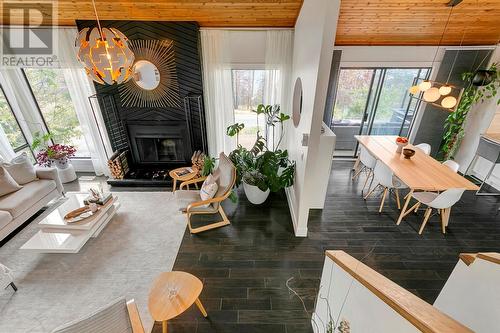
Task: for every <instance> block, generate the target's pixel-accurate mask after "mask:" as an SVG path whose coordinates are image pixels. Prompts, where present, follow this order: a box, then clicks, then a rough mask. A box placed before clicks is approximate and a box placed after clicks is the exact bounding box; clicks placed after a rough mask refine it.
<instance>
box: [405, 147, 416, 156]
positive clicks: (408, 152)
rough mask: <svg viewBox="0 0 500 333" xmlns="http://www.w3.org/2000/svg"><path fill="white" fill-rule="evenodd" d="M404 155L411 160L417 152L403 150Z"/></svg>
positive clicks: (407, 149)
mask: <svg viewBox="0 0 500 333" xmlns="http://www.w3.org/2000/svg"><path fill="white" fill-rule="evenodd" d="M403 155H404V157H405V158H406V159H410V158H411V157H412V156H413V155H415V150H413V149H410V148H405V149H403Z"/></svg>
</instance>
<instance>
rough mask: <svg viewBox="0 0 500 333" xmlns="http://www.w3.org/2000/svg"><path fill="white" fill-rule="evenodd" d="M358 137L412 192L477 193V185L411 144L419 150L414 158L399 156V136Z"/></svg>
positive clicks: (410, 146) (409, 145)
mask: <svg viewBox="0 0 500 333" xmlns="http://www.w3.org/2000/svg"><path fill="white" fill-rule="evenodd" d="M355 138H356V139H357V140H358V142H359V143H360V144H361V145H363V146H364V147H365V148H366V149H367V150H368V151H369V152H370V153H371V154H372V155H373V156H374V157H376V158H377V159H378V160H380V161H381V162H382V163H384V164H385V165H386V166H387V167H389V168H390V169H391V170H392V172H393V173H394V175H396V176H397V177H398V178H399V179H401V181H403V182H404V183H405V184H406V185H407V186H408V187H409V188H410V189H413V190H424V191H444V190H447V189H450V188H464V189H466V190H477V189H478V188H479V187H477V186H476V185H475V184H473V183H472V182H470V181H469V180H467V179H465V178H464V177H462V176H461V175H460V174H458V173H456V172H454V171H453V170H451V169H450V168H448V167H447V166H446V165H443V164H442V163H440V162H439V161H437V160H435V159H434V158H432V157H431V156H429V155H427V154H425V153H424V152H423V151H422V150H420V149H418V148H415V147H414V146H413V145H411V144H408V146H406V147H405V148H411V149H414V150H415V155H414V156H412V157H411V159H406V158H404V156H403V155H402V154H400V153H397V152H396V150H397V148H398V146H397V144H396V138H397V136H392V135H380V136H378V135H356V136H355Z"/></svg>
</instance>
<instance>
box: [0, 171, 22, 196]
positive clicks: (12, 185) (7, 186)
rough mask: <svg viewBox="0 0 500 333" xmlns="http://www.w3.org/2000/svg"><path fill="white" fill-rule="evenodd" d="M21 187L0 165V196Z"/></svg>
mask: <svg viewBox="0 0 500 333" xmlns="http://www.w3.org/2000/svg"><path fill="white" fill-rule="evenodd" d="M21 188H22V186H20V185H19V184H18V183H17V182H16V181H15V180H14V178H12V176H11V175H10V174H9V173H8V172H7V170H5V168H3V167H2V166H0V197H2V196H4V195H7V194H10V193H12V192H15V191H19V190H20V189H21Z"/></svg>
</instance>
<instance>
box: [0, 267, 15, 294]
mask: <svg viewBox="0 0 500 333" xmlns="http://www.w3.org/2000/svg"><path fill="white" fill-rule="evenodd" d="M8 286H11V287H12V289H14V291H17V287H16V285H15V284H14V277H13V276H12V270H11V269H10V268H8V267H7V266H4V265H2V264H0V287H1V288H2V289H5V288H7V287H8Z"/></svg>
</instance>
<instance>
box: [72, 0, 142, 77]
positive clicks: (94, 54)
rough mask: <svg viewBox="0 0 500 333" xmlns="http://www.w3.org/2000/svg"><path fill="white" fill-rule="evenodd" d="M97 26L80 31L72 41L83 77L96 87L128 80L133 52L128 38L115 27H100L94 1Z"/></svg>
mask: <svg viewBox="0 0 500 333" xmlns="http://www.w3.org/2000/svg"><path fill="white" fill-rule="evenodd" d="M92 4H93V6H94V13H95V16H96V20H97V27H95V28H92V29H91V28H84V29H82V30H81V31H80V32H79V33H78V36H77V38H76V42H75V44H76V47H78V48H79V49H78V54H77V55H78V60H79V61H80V62H81V63H82V64H83V66H84V67H85V70H86V72H87V75H88V76H90V78H92V80H94V81H95V82H97V83H100V84H110V85H111V84H115V83H117V84H119V83H123V82H125V81H127V80H128V79H129V78H131V77H132V65H133V64H134V53H133V52H132V51H131V50H130V48H129V46H128V38H127V37H126V36H125V35H124V34H123V33H121V32H120V31H119V30H117V29H115V28H101V23H100V22H99V17H98V16H97V9H96V6H95V2H94V0H92Z"/></svg>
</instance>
